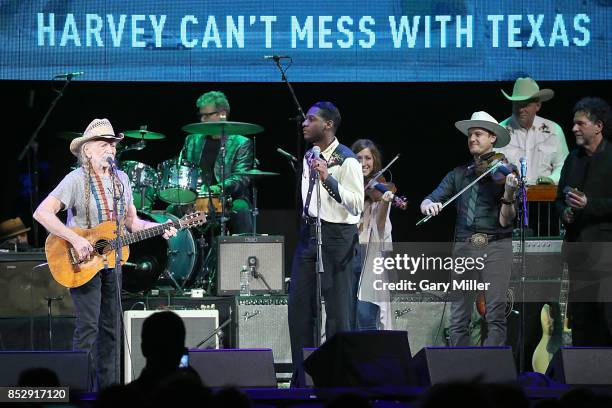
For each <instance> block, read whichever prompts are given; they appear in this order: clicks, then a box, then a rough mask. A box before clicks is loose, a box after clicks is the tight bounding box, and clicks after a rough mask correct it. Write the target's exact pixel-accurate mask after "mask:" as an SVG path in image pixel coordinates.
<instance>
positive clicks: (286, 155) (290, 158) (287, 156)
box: [276, 147, 298, 162]
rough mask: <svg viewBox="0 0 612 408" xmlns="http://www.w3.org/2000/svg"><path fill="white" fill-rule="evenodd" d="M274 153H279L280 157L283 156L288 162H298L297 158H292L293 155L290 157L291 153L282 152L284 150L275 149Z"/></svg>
mask: <svg viewBox="0 0 612 408" xmlns="http://www.w3.org/2000/svg"><path fill="white" fill-rule="evenodd" d="M276 151H277V152H278V153H280V154H281V156H285V157H286V158H287V159H289V160H291V161H293V162H297V161H298V159H297V157H295V156H294V155H292V154H291V153H288V152H286V151H284V150H283V149H281V148H280V147H277V148H276Z"/></svg>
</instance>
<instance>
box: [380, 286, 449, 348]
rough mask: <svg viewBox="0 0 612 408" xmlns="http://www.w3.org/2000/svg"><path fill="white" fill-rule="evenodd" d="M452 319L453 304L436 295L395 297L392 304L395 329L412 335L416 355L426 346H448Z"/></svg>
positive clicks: (410, 338)
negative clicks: (448, 334)
mask: <svg viewBox="0 0 612 408" xmlns="http://www.w3.org/2000/svg"><path fill="white" fill-rule="evenodd" d="M449 317H450V302H446V303H445V302H443V301H441V299H440V298H438V297H437V296H435V295H432V294H413V295H402V296H394V297H393V298H392V301H391V324H392V328H393V329H394V330H405V331H407V332H408V342H409V343H410V351H411V353H412V355H413V356H414V355H415V354H416V353H417V352H418V351H419V350H421V349H422V348H423V347H427V346H446V345H448V341H447V335H446V334H447V328H448V325H449Z"/></svg>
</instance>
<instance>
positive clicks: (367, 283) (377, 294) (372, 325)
mask: <svg viewBox="0 0 612 408" xmlns="http://www.w3.org/2000/svg"><path fill="white" fill-rule="evenodd" d="M351 150H353V152H354V153H355V154H356V155H357V160H359V162H360V163H361V169H362V171H363V177H364V184H365V185H367V184H368V182H369V181H370V179H371V176H372V175H374V174H376V173H377V172H378V171H379V170H380V169H381V168H382V158H381V154H380V150H379V149H378V147H377V146H376V145H375V144H374V142H372V141H371V140H368V139H360V140H357V141H356V142H355V143H353V145H352V146H351ZM384 189H385V190H387V191H386V192H382V191H380V190H383V188H382V186H379V189H376V188H370V189H367V190H366V195H365V203H364V209H363V213H362V214H361V220H360V221H359V224H358V225H359V244H360V245H359V247H358V253H357V254H356V256H355V258H354V263H353V268H354V269H353V270H354V272H355V281H356V288H355V299H356V303H357V304H356V309H355V320H356V321H355V328H356V329H357V330H372V329H374V330H375V329H378V328H384V329H390V328H391V327H390V321H391V319H390V318H389V294H388V293H386V294H384V293H383V291H374V290H373V288H372V281H373V280H374V279H381V278H383V279H384V277H382V276H374V274H373V272H372V269H371V268H370V267H368V265H370V262H371V259H372V258H373V257H375V256H381V252H383V251H384V250H385V249H387V248H385V246H390V243H391V241H392V239H391V220H390V218H389V212H390V209H391V205H390V204H391V202H392V201H393V199H394V194H393V192H392V191H391V190H390V189H387V188H384ZM366 249H367V253H366ZM368 260H370V262H368ZM364 265H365V267H364ZM362 270H363V274H362ZM360 281H361V284H359V283H360Z"/></svg>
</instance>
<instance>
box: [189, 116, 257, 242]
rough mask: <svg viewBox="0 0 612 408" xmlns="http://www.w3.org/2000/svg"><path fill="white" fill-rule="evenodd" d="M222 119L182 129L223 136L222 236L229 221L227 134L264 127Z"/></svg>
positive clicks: (191, 124) (253, 130) (248, 133)
mask: <svg viewBox="0 0 612 408" xmlns="http://www.w3.org/2000/svg"><path fill="white" fill-rule="evenodd" d="M221 119H223V120H220V121H217V122H200V123H190V124H188V125H185V126H183V127H182V129H183V130H184V131H185V132H187V133H199V134H202V135H209V136H216V135H220V136H221V146H220V147H219V152H220V153H221V180H220V182H221V183H220V186H221V217H220V220H221V236H225V235H226V228H225V226H226V224H227V221H228V217H226V215H225V214H226V212H225V208H226V204H227V203H226V197H225V179H226V177H225V153H226V148H225V143H226V141H227V136H228V135H229V134H241V135H252V134H255V133H260V132H263V130H264V129H263V127H261V126H259V125H255V124H252V123H244V122H229V121H226V120H225V116H221ZM181 153H182V152H181Z"/></svg>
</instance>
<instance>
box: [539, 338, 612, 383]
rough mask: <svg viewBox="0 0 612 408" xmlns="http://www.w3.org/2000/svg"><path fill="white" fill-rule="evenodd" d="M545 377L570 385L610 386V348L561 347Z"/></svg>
mask: <svg viewBox="0 0 612 408" xmlns="http://www.w3.org/2000/svg"><path fill="white" fill-rule="evenodd" d="M546 375H547V376H548V377H550V378H552V379H553V380H555V381H557V382H560V383H563V384H572V385H612V348H609V347H561V348H560V349H559V351H557V352H556V353H555V355H554V356H553V359H552V360H551V362H550V364H549V365H548V370H546Z"/></svg>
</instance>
